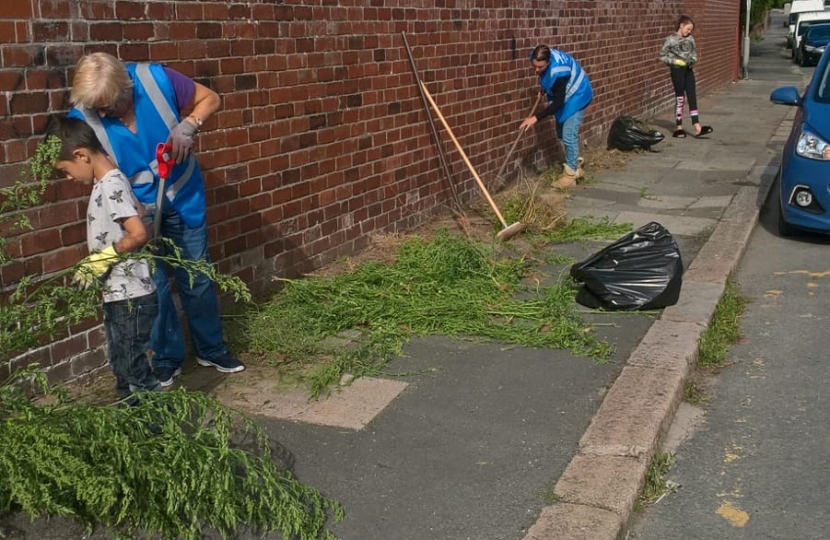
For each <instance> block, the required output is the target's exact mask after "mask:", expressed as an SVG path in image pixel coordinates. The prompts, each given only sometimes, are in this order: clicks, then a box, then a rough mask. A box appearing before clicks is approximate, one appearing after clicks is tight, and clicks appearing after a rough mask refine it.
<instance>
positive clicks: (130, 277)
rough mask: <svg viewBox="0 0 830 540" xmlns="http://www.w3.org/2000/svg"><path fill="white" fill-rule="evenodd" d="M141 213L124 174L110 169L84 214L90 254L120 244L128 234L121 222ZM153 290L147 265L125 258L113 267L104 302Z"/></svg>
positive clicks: (96, 184) (96, 186)
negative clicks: (116, 243) (118, 242)
mask: <svg viewBox="0 0 830 540" xmlns="http://www.w3.org/2000/svg"><path fill="white" fill-rule="evenodd" d="M143 213H144V207H143V206H142V205H141V203H139V202H138V200H137V199H136V198H135V195H133V191H132V189H131V188H130V182H129V181H128V180H127V178H126V177H125V176H124V173H122V172H121V171H119V170H118V169H113V170H111V171H110V172H108V173H107V174H105V175H104V177H103V178H101V179H100V180H96V181H95V183H94V184H93V186H92V195H91V196H90V198H89V206H88V207H87V213H86V242H87V246H88V247H89V252H90V253H95V252H98V251H102V250H104V249H106V248H107V247H108V246H111V245H112V244H113V242H117V241H118V240H120V239H121V238H122V237H123V236H125V235H126V234H127V232H126V230H125V229H124V226H123V225H122V223H121V221H122V220H124V219H126V218H129V217H133V216H138V217H142V214H143ZM155 290H156V285H155V284H154V283H153V279H152V276H151V274H150V264H149V262H148V261H146V260H138V259H129V258H128V259H127V260H125V261H121V262H119V263H117V264H115V265H113V266H112V268H111V271H110V272H109V275H108V277H107V279H106V283H105V285H104V291H105V292H104V302H115V301H118V300H126V299H127V298H137V297H139V296H145V295H148V294H150V293H152V292H153V291H155Z"/></svg>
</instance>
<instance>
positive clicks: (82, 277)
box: [72, 245, 118, 289]
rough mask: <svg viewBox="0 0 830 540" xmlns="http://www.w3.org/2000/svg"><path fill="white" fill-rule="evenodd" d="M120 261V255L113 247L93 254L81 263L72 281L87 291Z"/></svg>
mask: <svg viewBox="0 0 830 540" xmlns="http://www.w3.org/2000/svg"><path fill="white" fill-rule="evenodd" d="M117 261H118V253H116V251H115V247H113V246H112V245H110V246H108V247H106V248H105V249H103V250H102V251H98V252H96V253H92V254H91V255H89V256H88V257H87V258H86V259H84V260H83V261H81V264H80V266H79V268H78V270H77V271H75V277H74V278H73V280H72V281H74V282H75V283H77V284H78V285H80V286H81V287H83V288H84V289H86V288H87V287H89V286H90V285H91V284H92V282H93V281H95V280H96V279H98V278H100V277H101V276H103V275H104V274H105V273H106V272H107V270H109V267H110V266H112V264H113V263H115V262H117Z"/></svg>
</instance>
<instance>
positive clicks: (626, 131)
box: [608, 116, 665, 152]
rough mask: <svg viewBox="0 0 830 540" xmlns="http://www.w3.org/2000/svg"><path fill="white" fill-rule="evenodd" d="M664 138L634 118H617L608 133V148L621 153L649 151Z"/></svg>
mask: <svg viewBox="0 0 830 540" xmlns="http://www.w3.org/2000/svg"><path fill="white" fill-rule="evenodd" d="M664 138H665V136H664V135H663V134H662V133H660V132H659V131H657V130H655V129H650V128H649V127H648V126H647V125H645V124H644V123H643V122H641V121H640V120H637V119H636V118H633V117H631V116H618V117H617V119H616V120H614V123H613V124H611V130H610V131H609V132H608V148H616V149H617V150H622V151H623V152H629V151H631V150H651V147H652V146H654V145H655V144H657V143H659V142H662V141H663V139H664Z"/></svg>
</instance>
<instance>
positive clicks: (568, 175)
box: [551, 164, 576, 189]
mask: <svg viewBox="0 0 830 540" xmlns="http://www.w3.org/2000/svg"><path fill="white" fill-rule="evenodd" d="M564 167H565V168H564V169H563V170H562V174H560V175H559V178H557V179H556V180H554V181H553V182H552V183H551V187H554V188H556V189H570V188H572V187H574V186H575V185H576V171H575V170H573V169H571V168H570V167H568V165H567V164H565V165H564Z"/></svg>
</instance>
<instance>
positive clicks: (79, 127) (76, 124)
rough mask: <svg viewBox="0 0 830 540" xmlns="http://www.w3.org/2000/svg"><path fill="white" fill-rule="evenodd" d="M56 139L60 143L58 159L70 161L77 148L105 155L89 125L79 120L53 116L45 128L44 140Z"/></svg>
mask: <svg viewBox="0 0 830 540" xmlns="http://www.w3.org/2000/svg"><path fill="white" fill-rule="evenodd" d="M49 137H57V138H58V140H60V142H61V151H60V154H58V159H61V160H71V159H73V154H72V153H73V152H74V151H75V150H77V149H78V148H86V149H87V150H92V151H93V152H100V153H102V154H106V150H104V147H103V146H102V145H101V141H99V140H98V137H97V136H96V135H95V132H94V131H93V130H92V128H91V127H89V124H87V123H86V122H84V121H83V120H81V119H80V118H67V117H66V116H53V117H52V119H51V120H50V122H49V127H47V128H46V139H48V138H49Z"/></svg>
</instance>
